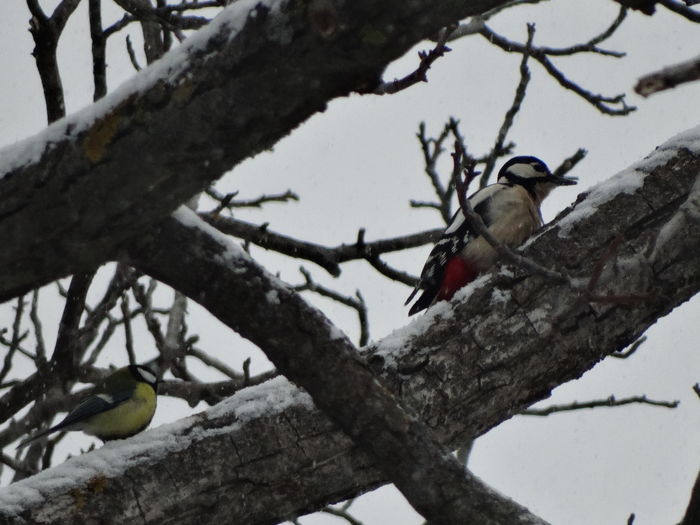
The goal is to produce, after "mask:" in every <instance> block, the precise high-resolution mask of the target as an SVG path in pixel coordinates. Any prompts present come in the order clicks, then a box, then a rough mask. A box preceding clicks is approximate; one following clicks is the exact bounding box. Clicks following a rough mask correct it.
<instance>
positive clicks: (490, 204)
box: [405, 156, 576, 315]
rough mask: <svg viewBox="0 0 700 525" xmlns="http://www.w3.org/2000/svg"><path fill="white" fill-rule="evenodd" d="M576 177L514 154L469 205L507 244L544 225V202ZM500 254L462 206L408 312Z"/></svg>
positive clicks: (444, 295)
mask: <svg viewBox="0 0 700 525" xmlns="http://www.w3.org/2000/svg"><path fill="white" fill-rule="evenodd" d="M570 184H576V180H574V179H569V178H566V177H561V176H558V175H554V174H552V172H550V171H549V168H547V166H546V165H545V163H544V162H542V161H541V160H540V159H538V158H536V157H528V156H520V157H514V158H512V159H510V160H509V161H508V162H506V163H505V164H504V165H503V167H502V168H501V170H500V171H499V172H498V181H497V182H496V183H495V184H491V185H490V186H486V187H485V188H482V189H480V190H479V191H477V192H476V193H474V194H473V195H472V196H471V197H469V199H468V201H469V204H470V206H471V208H472V209H473V210H474V212H476V214H478V215H479V216H480V217H481V219H482V220H483V221H484V224H485V225H486V227H487V228H488V230H489V231H490V232H491V234H492V235H493V237H494V238H495V239H496V240H498V241H500V242H501V243H503V244H504V245H506V246H509V247H515V246H518V245H519V244H521V243H522V242H524V241H525V240H526V239H527V238H528V237H530V236H531V235H532V234H533V233H534V232H535V231H537V230H538V229H539V228H540V227H541V226H542V215H541V213H540V204H541V203H542V200H543V199H544V198H545V197H546V196H547V195H548V194H549V193H550V192H551V191H552V190H553V189H554V188H555V187H556V186H562V185H570ZM497 256H498V254H497V252H496V250H495V249H494V248H493V247H492V246H491V245H490V244H489V243H488V241H487V240H486V239H484V238H483V237H482V236H480V235H478V234H476V233H475V232H474V228H473V226H472V225H471V224H470V222H469V221H468V220H467V219H466V218H465V215H464V213H463V211H462V209H461V207H460V209H459V210H457V213H455V214H454V216H453V217H452V220H451V221H450V224H449V226H447V228H446V229H445V231H444V232H443V234H442V236H441V237H440V239H439V240H438V241H437V243H436V244H435V246H434V247H433V249H432V251H431V252H430V255H429V256H428V259H427V261H426V262H425V266H424V267H423V271H422V272H421V276H420V280H419V281H418V284H417V285H416V287H415V289H414V290H413V292H412V293H411V295H410V296H409V297H408V299H407V300H406V303H405V304H408V303H410V302H411V300H412V299H413V297H414V296H415V295H416V293H418V292H419V291H420V290H422V291H423V293H422V294H421V296H420V297H419V298H418V300H417V301H416V302H415V303H414V304H413V306H412V307H411V309H410V310H409V312H408V315H413V314H415V313H416V312H420V311H421V310H424V309H426V308H428V306H430V305H432V304H433V303H435V302H437V301H445V300H449V299H451V298H452V296H453V295H454V294H455V292H456V291H457V290H459V289H460V288H462V287H463V286H464V285H466V284H467V283H469V282H471V281H473V280H474V279H475V278H476V276H477V275H479V273H481V272H483V271H484V270H486V269H487V268H489V267H490V266H491V265H492V264H493V263H494V262H495V260H496V258H497Z"/></svg>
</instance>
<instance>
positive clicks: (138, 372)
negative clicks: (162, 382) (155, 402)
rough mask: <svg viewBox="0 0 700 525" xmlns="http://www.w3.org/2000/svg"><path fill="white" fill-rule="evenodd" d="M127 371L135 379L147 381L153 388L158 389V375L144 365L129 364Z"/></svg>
mask: <svg viewBox="0 0 700 525" xmlns="http://www.w3.org/2000/svg"><path fill="white" fill-rule="evenodd" d="M128 368H129V372H130V373H131V375H132V376H133V377H134V379H136V381H139V382H143V383H148V384H149V385H151V386H152V387H153V390H155V391H156V392H157V391H158V376H157V375H156V374H155V373H154V372H153V370H151V369H150V368H148V367H147V366H145V365H129V367H128Z"/></svg>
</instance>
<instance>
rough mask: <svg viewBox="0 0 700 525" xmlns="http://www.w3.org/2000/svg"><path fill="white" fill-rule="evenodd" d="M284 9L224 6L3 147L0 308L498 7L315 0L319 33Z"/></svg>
mask: <svg viewBox="0 0 700 525" xmlns="http://www.w3.org/2000/svg"><path fill="white" fill-rule="evenodd" d="M287 1H288V0H276V1H275V2H273V3H271V6H272V7H273V8H274V9H272V8H270V7H265V5H263V4H262V3H258V2H254V1H252V0H245V1H239V2H235V3H233V4H232V5H230V6H228V7H227V8H225V9H224V10H223V11H222V12H221V14H220V15H219V16H218V17H217V18H216V20H214V21H212V23H211V24H209V25H208V26H206V27H205V28H203V29H201V30H200V31H201V32H200V33H199V34H198V36H197V38H194V39H192V40H191V41H189V43H184V44H183V45H182V46H179V47H178V48H175V49H173V50H172V51H171V53H170V54H169V55H168V57H167V58H164V59H163V61H162V62H161V63H160V65H158V66H156V67H154V68H150V69H148V70H144V71H142V72H140V73H139V74H137V75H136V77H135V80H134V82H133V83H131V84H128V85H126V86H123V88H122V89H120V90H119V91H118V92H115V93H114V94H111V95H108V96H106V97H105V98H104V99H102V100H101V101H100V103H98V104H97V105H96V106H95V107H93V108H92V109H90V110H89V111H85V112H83V113H79V114H77V115H75V116H72V117H70V118H67V119H65V120H63V121H62V122H60V123H57V124H56V126H55V127H52V128H51V129H50V130H48V131H46V132H44V133H42V134H40V135H39V136H38V137H36V138H33V139H31V140H29V141H26V142H20V143H18V144H15V145H13V146H11V147H9V148H6V149H4V150H3V152H2V159H3V166H1V167H0V175H2V179H1V180H0V195H2V198H0V238H2V239H3V242H4V246H5V248H4V249H3V250H2V252H1V253H0V300H7V299H9V298H12V297H15V296H17V295H19V294H20V293H22V292H23V291H26V290H28V289H31V288H34V287H37V286H39V285H41V284H44V283H46V282H49V281H51V280H54V279H56V278H58V277H60V276H63V275H67V274H70V273H75V272H76V271H79V270H85V269H87V268H92V267H96V266H98V265H99V264H100V263H102V262H104V261H106V260H110V259H114V258H115V257H116V256H117V254H118V252H119V250H120V249H121V248H123V247H126V246H127V245H128V244H129V242H130V240H131V239H132V238H134V236H135V235H136V236H137V237H138V236H141V235H142V234H143V232H144V231H148V228H149V226H150V225H151V224H153V222H154V221H156V220H158V219H162V218H164V217H166V216H167V215H168V214H169V213H171V212H172V211H173V210H174V209H175V208H176V207H177V206H179V205H180V204H181V203H182V202H184V201H186V200H187V199H188V198H190V197H191V196H192V195H194V194H195V193H197V192H200V191H202V190H204V189H205V188H206V187H207V186H209V185H210V183H211V182H212V181H213V180H215V179H216V178H218V177H220V176H221V175H222V174H223V173H224V172H226V171H228V170H229V169H230V168H231V167H232V166H233V165H235V164H236V163H238V162H240V161H242V160H243V159H246V158H248V157H250V156H252V155H254V154H256V153H258V152H260V151H262V150H264V149H268V148H270V147H271V146H272V145H273V144H274V143H275V142H276V141H277V140H279V139H280V138H281V137H283V136H285V135H287V134H288V133H289V132H290V131H291V130H292V129H294V128H295V127H296V126H298V125H299V124H300V123H301V122H303V121H304V120H306V119H307V118H308V117H309V116H311V115H313V114H315V113H316V112H318V111H321V110H323V109H324V108H325V107H326V104H327V102H328V101H329V100H331V99H333V98H335V97H339V96H344V95H347V94H348V93H350V92H352V91H355V90H362V91H366V90H367V88H368V87H369V88H371V87H373V86H375V85H376V84H377V83H378V81H379V80H378V79H379V77H380V75H381V72H382V71H383V70H384V68H385V66H386V64H388V63H389V62H391V61H392V60H394V59H395V58H398V57H399V56H401V55H402V54H403V53H405V52H406V51H407V50H408V49H409V48H410V47H411V46H412V45H414V44H415V43H417V42H418V41H420V40H421V39H423V38H425V37H426V36H428V35H430V34H434V33H435V32H436V31H438V30H439V29H441V28H442V27H445V26H446V25H448V24H450V23H451V22H453V21H454V20H457V19H460V18H462V17H465V16H469V15H472V14H476V13H478V12H481V11H484V10H487V9H490V8H492V7H494V6H495V5H499V4H500V3H502V1H503V0H477V1H473V2H469V3H463V2H447V3H440V4H435V3H434V2H432V1H429V0H419V1H417V2H413V3H411V4H410V6H407V5H406V4H405V2H400V1H399V0H390V1H388V2H382V3H376V2H374V1H371V0H358V1H356V2H352V3H347V2H340V1H335V0H328V2H322V3H321V4H323V5H329V4H330V5H332V8H333V9H331V11H330V14H329V16H331V18H332V19H333V20H336V21H338V22H339V23H337V24H335V25H334V26H332V34H326V33H323V32H321V34H319V31H320V30H321V28H319V27H318V26H317V25H314V24H309V17H310V16H311V17H313V16H315V13H312V12H311V11H314V10H315V9H320V7H319V6H320V4H319V3H317V2H311V3H309V4H308V5H307V4H305V6H306V7H305V8H303V9H285V8H281V7H280V6H281V5H283V4H284V5H286V2H287ZM340 21H342V23H340ZM367 24H370V25H371V27H372V28H373V29H372V35H374V37H372V38H370V37H367V33H366V28H367V27H368V26H367ZM375 37H376V38H375ZM289 39H291V40H289ZM291 49H306V50H307V51H306V52H304V53H291V52H290V50H291ZM205 50H206V51H205ZM338 56H342V57H343V60H337V57H338ZM290 101H291V102H290ZM212 107H216V108H218V109H217V111H214V112H212V111H211V108H212ZM183 129H187V130H188V132H187V133H182V131H181V130H183ZM231 137H239V140H236V141H233V142H232V141H231ZM146 145H147V146H146ZM146 147H148V151H149V155H148V156H142V155H134V154H133V152H134V151H142V150H143V149H144V148H146ZM36 152H43V154H42V155H37V154H36ZM173 165H177V169H172V167H173ZM96 203H100V204H99V205H97V204H96ZM136 210H138V213H136ZM39 245H40V246H41V247H42V250H37V249H36V246H39Z"/></svg>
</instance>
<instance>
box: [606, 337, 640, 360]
mask: <svg viewBox="0 0 700 525" xmlns="http://www.w3.org/2000/svg"><path fill="white" fill-rule="evenodd" d="M646 340H647V336H646V335H643V336H642V337H640V338H639V339H637V340H636V341H635V342H634V343H632V344H631V345H630V346H629V348H628V349H627V350H625V351H624V352H613V353H612V354H610V357H614V358H616V359H627V358H628V357H629V356H631V355H632V354H634V353H635V352H636V351H637V350H638V349H639V347H640V346H642V345H643V344H644V343H645V342H646Z"/></svg>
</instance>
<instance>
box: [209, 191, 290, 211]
mask: <svg viewBox="0 0 700 525" xmlns="http://www.w3.org/2000/svg"><path fill="white" fill-rule="evenodd" d="M205 193H206V194H207V195H208V196H209V197H211V198H212V199H214V200H215V201H217V202H218V203H219V204H218V206H217V207H216V208H214V210H212V211H211V212H209V213H211V214H218V213H221V212H222V211H223V210H225V209H228V210H231V209H233V208H262V206H263V204H267V203H268V202H289V201H298V200H299V195H297V194H296V193H295V192H293V191H292V190H287V191H284V192H282V193H272V194H270V195H268V194H263V195H260V196H259V197H256V198H254V199H244V200H234V198H235V197H236V196H237V195H238V193H239V192H238V191H233V192H230V193H226V194H222V193H219V192H218V191H216V189H214V188H213V187H209V188H207V189H206V190H205Z"/></svg>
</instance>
